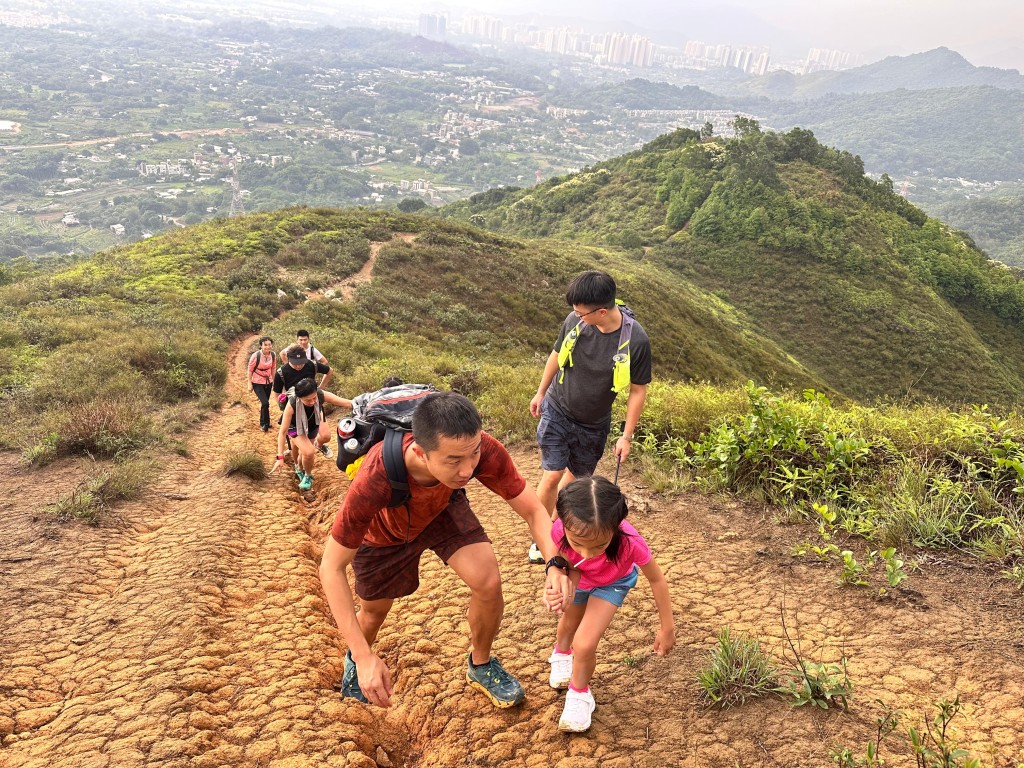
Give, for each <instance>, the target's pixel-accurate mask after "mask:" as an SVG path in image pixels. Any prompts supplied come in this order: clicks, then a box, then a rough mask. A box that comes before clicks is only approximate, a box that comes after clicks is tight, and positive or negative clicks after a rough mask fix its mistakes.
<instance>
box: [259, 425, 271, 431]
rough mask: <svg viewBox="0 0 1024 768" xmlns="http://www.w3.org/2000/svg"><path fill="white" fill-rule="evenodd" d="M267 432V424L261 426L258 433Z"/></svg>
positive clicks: (268, 427)
mask: <svg viewBox="0 0 1024 768" xmlns="http://www.w3.org/2000/svg"><path fill="white" fill-rule="evenodd" d="M269 431H270V426H269V425H267V424H261V425H260V432H269Z"/></svg>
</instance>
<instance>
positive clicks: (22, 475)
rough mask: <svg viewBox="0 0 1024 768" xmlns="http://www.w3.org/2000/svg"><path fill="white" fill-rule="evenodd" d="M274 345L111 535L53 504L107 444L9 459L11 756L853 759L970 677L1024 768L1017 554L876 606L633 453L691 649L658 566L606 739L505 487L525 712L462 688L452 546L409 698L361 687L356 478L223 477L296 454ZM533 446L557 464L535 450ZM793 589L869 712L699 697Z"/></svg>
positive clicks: (630, 610) (292, 760) (6, 657)
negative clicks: (1012, 575) (253, 379)
mask: <svg viewBox="0 0 1024 768" xmlns="http://www.w3.org/2000/svg"><path fill="white" fill-rule="evenodd" d="M251 343H252V339H247V340H245V341H244V342H240V343H238V344H236V345H235V346H234V347H233V348H232V351H231V356H232V357H231V378H230V381H229V384H228V394H229V398H228V402H227V403H226V404H225V406H224V407H223V408H221V410H220V411H219V412H217V413H215V414H213V415H212V416H211V417H210V418H208V419H206V420H205V421H204V422H202V423H201V424H200V425H199V427H198V428H197V429H196V430H195V431H194V432H193V434H192V436H191V439H190V449H191V453H192V455H191V457H188V458H181V457H178V456H172V455H168V456H163V457H160V458H161V464H162V467H163V469H162V472H161V474H160V476H159V478H158V479H157V480H156V481H155V483H154V485H153V487H152V488H150V489H149V490H148V492H147V493H146V494H145V496H144V497H143V498H142V499H141V500H139V501H136V502H131V503H126V504H124V505H122V506H121V507H119V508H118V509H117V510H116V511H115V512H113V513H111V514H108V515H107V516H106V517H105V518H104V519H103V521H102V522H101V524H100V525H99V526H96V527H90V526H86V525H83V524H80V523H57V522H56V521H54V520H53V519H52V518H51V517H50V516H49V514H48V513H47V512H46V511H45V510H44V507H45V505H46V504H47V503H49V502H51V501H53V500H54V499H55V498H56V497H57V495H58V494H60V493H67V492H68V491H69V490H70V489H71V488H73V487H74V485H75V483H76V482H78V480H80V479H81V478H82V477H84V476H86V475H87V474H88V473H90V472H94V471H95V468H92V467H90V466H89V463H88V462H85V461H83V462H79V463H71V464H66V465H63V466H61V467H60V468H54V467H47V468H43V469H41V470H35V471H33V470H28V469H25V468H22V467H21V466H20V465H19V464H18V462H17V460H16V458H15V457H13V456H10V455H7V456H2V457H0V473H2V476H3V487H4V489H5V493H4V494H3V498H2V499H0V604H2V605H3V609H2V610H0V766H3V768H52V767H56V766H59V767H61V768H79V767H81V768H94V767H95V768H104V767H109V768H134V767H135V766H162V767H165V768H185V767H186V766H187V767H188V768H201V767H204V766H210V767H211V768H212V767H213V766H266V767H268V768H269V767H270V766H273V767H274V768H299V767H303V768H304V767H305V766H353V767H356V766H358V767H359V768H369V767H370V766H375V765H379V766H383V767H384V768H390V767H391V766H395V767H398V766H406V767H407V768H426V767H427V766H436V767H438V768H441V767H444V768H448V767H451V768H454V767H455V766H467V765H472V766H498V767H500V768H506V767H507V768H513V767H519V766H531V767H532V766H537V767H538V768H539V767H540V766H552V765H553V766H556V767H557V768H584V767H589V766H602V768H603V767H605V766H607V767H608V768H626V767H627V766H629V767H632V766H637V767H640V768H661V767H662V766H687V767H693V768H697V767H704V766H706V767H707V768H711V767H715V768H718V767H720V766H728V767H729V768H732V767H733V766H743V767H746V768H749V767H751V766H830V765H833V763H832V761H831V759H830V758H829V750H830V749H832V748H835V747H836V746H840V745H841V746H848V747H851V748H856V749H857V750H858V751H859V752H860V753H861V754H862V753H863V746H864V744H865V743H866V741H867V739H868V738H873V736H874V719H875V717H876V716H877V715H878V712H879V711H880V709H879V706H878V705H877V704H876V703H875V700H876V699H881V700H882V701H884V702H885V703H887V704H889V705H892V706H895V707H898V708H900V709H902V710H904V711H906V713H907V717H908V718H909V719H908V721H907V724H908V725H911V724H913V725H916V726H918V727H920V719H921V716H922V715H923V714H924V713H925V712H929V711H930V710H931V708H932V705H933V704H934V702H936V701H938V700H939V699H940V698H943V697H947V696H948V697H951V696H952V695H954V694H956V693H959V694H960V696H961V699H962V701H963V702H964V711H963V713H962V714H961V716H960V717H959V718H958V720H957V721H956V722H955V723H954V725H956V726H958V729H959V737H960V741H961V744H962V745H963V746H965V747H967V748H969V749H970V750H971V751H972V753H973V754H975V755H976V756H978V757H980V758H981V759H982V761H983V764H984V765H985V766H988V767H989V768H994V767H998V768H1015V767H1016V766H1017V765H1018V763H1020V762H1024V749H1022V745H1024V680H1022V675H1021V669H1022V667H1024V612H1022V610H1021V596H1020V594H1019V593H1017V592H1016V591H1015V590H1013V589H1012V588H1011V587H1010V585H1009V584H1008V583H1007V582H1006V581H1005V580H1000V579H998V578H995V577H994V576H993V573H994V572H993V571H989V570H984V569H982V568H980V567H979V566H977V565H975V564H973V563H964V562H963V561H959V560H955V559H953V558H948V559H947V558H934V557H933V558H931V559H930V561H929V562H927V563H926V564H925V567H924V569H923V570H922V571H921V572H919V573H916V574H913V575H912V576H911V578H910V581H909V582H908V583H909V585H910V587H911V588H910V589H908V590H905V591H901V592H900V593H898V594H897V595H896V596H895V597H894V598H891V599H879V598H877V597H876V593H875V591H868V590H857V589H854V588H841V587H839V586H837V584H836V575H837V574H836V572H835V571H834V570H827V569H824V568H820V567H814V566H812V565H809V564H808V563H806V562H804V561H802V560H794V559H793V558H792V557H790V556H789V554H788V552H789V549H790V546H791V545H792V544H793V543H795V542H797V541H799V540H802V539H803V538H805V537H807V536H808V535H809V532H808V531H807V529H804V528H800V527H781V526H778V525H776V524H775V523H773V522H771V520H770V519H765V518H764V510H762V509H761V508H759V507H753V506H751V505H744V504H740V503H738V502H735V501H731V500H728V499H724V498H709V497H703V496H696V495H694V496H686V497H682V498H676V499H661V498H657V497H653V496H651V495H649V494H647V493H646V492H645V490H644V489H643V488H642V487H639V486H638V485H637V484H636V478H635V477H634V476H632V475H631V474H630V473H629V472H628V471H627V472H625V473H624V480H623V483H624V486H625V487H626V488H627V490H628V491H629V492H630V493H631V495H632V496H633V498H634V499H635V500H636V503H635V504H634V507H633V511H632V512H631V519H632V520H633V522H634V524H635V525H636V526H637V528H638V529H639V530H641V532H643V533H644V534H645V535H646V536H647V537H648V539H649V540H650V541H651V542H652V544H653V545H654V547H655V550H656V557H657V559H658V561H659V562H660V563H661V565H662V567H663V569H664V570H665V572H666V574H667V576H668V579H669V581H670V584H671V589H672V594H673V598H674V602H675V606H676V616H677V626H678V645H677V648H676V651H675V652H674V653H673V654H672V655H671V656H670V657H668V658H665V659H661V658H658V657H655V656H651V655H650V653H649V651H650V645H651V643H652V641H653V636H654V631H655V629H656V626H657V617H656V613H655V610H654V603H653V599H652V597H651V594H650V590H649V588H648V587H647V585H646V583H645V582H644V580H643V579H641V580H640V584H639V585H638V588H637V589H636V590H635V591H634V593H633V594H632V595H631V596H630V598H629V599H628V600H627V602H626V605H625V606H624V607H623V609H622V610H621V611H620V612H619V615H618V616H617V617H616V619H615V621H614V623H613V624H612V627H611V628H610V631H609V633H608V635H607V637H606V639H605V641H604V644H603V647H602V648H601V650H600V660H599V664H598V667H597V674H596V677H595V680H594V685H593V689H594V693H595V696H596V699H597V702H598V709H597V712H596V713H595V720H594V726H593V728H592V730H591V732H590V733H589V734H588V735H582V736H567V735H564V734H561V733H559V732H558V731H557V730H556V727H555V724H556V720H557V717H558V714H559V712H560V711H561V700H562V695H561V694H559V693H557V692H555V691H553V690H551V689H549V688H547V686H546V674H547V664H546V662H545V659H546V658H547V655H548V653H549V649H550V646H551V643H552V642H553V638H554V620H553V618H551V617H550V616H549V615H548V614H546V613H545V612H544V611H542V610H539V608H538V606H539V592H540V586H541V581H542V575H541V569H539V568H537V567H531V566H528V565H527V564H526V563H525V552H526V549H527V546H528V544H529V537H528V534H527V531H526V526H525V524H524V523H523V522H522V521H521V520H519V518H517V517H516V516H515V515H514V514H513V513H512V512H511V510H510V509H509V508H508V507H507V506H506V505H504V504H503V503H502V502H501V501H500V500H498V499H496V498H495V497H493V496H490V495H489V494H488V493H487V492H486V491H485V490H483V489H482V488H477V489H474V490H473V492H472V493H471V498H472V499H473V502H474V505H475V507H476V508H477V510H478V513H479V515H480V517H481V519H482V520H483V522H484V525H485V527H486V528H487V529H488V531H489V532H490V534H491V538H492V539H493V541H494V545H495V550H496V552H497V555H498V560H499V563H500V566H501V571H502V575H503V585H504V591H505V597H506V604H507V605H506V618H505V622H504V624H503V627H502V632H501V634H500V636H499V638H498V642H497V644H496V649H495V650H496V653H497V655H498V656H499V657H500V658H501V659H502V660H503V661H504V663H505V665H506V667H507V668H509V669H510V670H511V671H513V672H514V673H515V674H517V675H518V676H519V678H520V679H521V680H522V681H523V683H524V686H525V688H526V690H527V701H526V703H525V704H524V706H522V707H520V708H516V709H514V710H513V711H497V710H494V709H493V708H492V707H491V706H490V704H489V703H487V701H486V700H485V699H484V698H483V696H482V695H481V694H479V693H477V692H474V691H472V690H470V689H468V688H467V687H466V684H465V679H464V665H465V655H466V651H467V650H468V646H467V631H466V624H465V611H466V606H467V599H468V595H467V590H466V589H465V587H464V586H463V585H462V584H461V583H460V582H458V580H457V579H455V578H453V576H452V574H451V573H450V572H448V570H447V569H446V568H445V567H444V566H443V565H442V564H441V563H440V562H439V561H437V560H436V559H435V558H433V557H432V556H429V555H428V556H426V557H425V558H424V562H423V566H422V586H421V588H420V590H419V592H418V593H417V594H415V595H413V596H411V597H409V598H406V599H403V600H400V601H398V602H397V604H396V607H395V610H394V612H393V614H392V619H391V621H390V623H389V624H388V625H386V626H385V628H384V630H383V632H382V635H381V640H380V643H379V650H380V652H381V653H382V655H383V656H384V657H385V659H386V660H387V661H388V663H389V664H390V665H391V667H392V669H393V670H394V671H395V673H396V680H397V683H396V691H397V694H396V704H395V706H393V707H392V708H391V709H389V710H386V711H385V710H381V709H378V708H373V707H366V706H363V705H360V704H356V703H353V702H351V701H343V700H341V699H340V698H339V696H338V694H337V692H336V690H335V685H336V684H337V682H338V680H339V679H340V675H341V658H342V654H343V652H344V647H343V645H342V643H341V641H340V638H339V636H338V635H337V633H336V631H335V629H334V626H333V622H332V619H331V617H330V614H329V611H328V609H327V606H326V603H325V601H324V599H323V596H322V593H321V591H320V587H319V582H318V579H317V573H316V571H317V563H318V560H319V555H320V552H321V549H322V542H323V538H324V536H325V535H326V531H327V528H328V527H329V524H330V521H331V519H332V517H333V514H334V511H335V509H336V508H337V505H338V502H339V499H340V497H341V495H342V494H343V493H344V490H345V486H346V481H345V480H344V478H343V476H342V475H341V473H339V472H337V470H336V469H334V467H333V464H330V463H328V462H322V463H321V464H320V465H318V472H317V475H316V484H315V493H314V494H311V495H310V496H309V497H305V498H304V497H302V496H300V495H299V494H298V493H297V492H296V489H295V482H294V479H293V478H290V477H288V476H286V475H283V474H282V475H278V476H275V477H273V478H271V479H269V480H267V481H263V482H252V481H249V480H246V479H244V478H240V477H224V476H223V472H222V465H223V461H224V457H225V456H226V455H228V454H230V453H232V452H235V451H242V450H254V451H257V452H259V453H260V454H261V455H262V456H263V457H264V459H265V461H266V464H267V466H269V465H270V464H271V463H272V460H273V453H274V450H275V448H274V438H273V436H272V435H263V434H261V433H260V432H259V430H258V429H257V424H258V419H257V413H258V411H257V404H256V400H255V398H254V397H252V395H251V394H249V393H247V392H245V391H244V380H245V376H244V363H245V359H246V357H247V354H248V351H249V348H250V346H251ZM524 407H525V406H524ZM515 456H516V459H517V462H518V463H519V464H520V466H521V467H522V468H523V470H524V473H525V474H526V475H527V477H528V480H529V481H530V482H534V481H536V479H537V472H536V468H537V466H538V458H537V455H536V453H535V452H534V451H533V450H530V449H524V450H521V451H517V452H516V454H515ZM606 469H610V467H607V468H606ZM783 606H784V608H785V611H786V619H787V625H788V626H789V628H790V632H791V634H792V635H793V636H794V639H796V640H797V641H798V642H799V644H800V647H801V649H802V651H803V652H804V653H805V654H806V655H807V656H808V657H809V658H812V659H815V660H834V659H837V658H838V657H839V656H840V655H845V656H846V657H847V659H848V660H849V671H850V676H851V678H852V680H853V683H854V686H855V690H854V695H853V699H852V701H851V711H850V712H849V713H843V712H842V711H836V710H829V711H827V712H826V711H820V710H812V709H810V708H807V707H804V708H792V707H791V706H790V705H789V703H788V701H786V700H784V699H781V698H778V697H773V698H769V699H764V700H757V701H754V702H751V703H748V704H746V705H745V706H743V707H738V708H735V709H732V710H727V711H725V712H721V711H718V710H710V711H709V710H705V709H702V708H701V707H700V705H699V701H698V696H697V692H698V689H697V685H696V683H695V677H696V674H697V671H698V670H699V668H700V667H701V666H702V665H703V663H704V660H705V658H706V655H707V652H708V650H709V649H710V647H711V646H712V644H713V638H714V634H715V632H716V631H717V630H718V628H719V627H722V626H726V625H728V626H731V627H732V628H733V630H734V631H743V632H746V633H749V634H751V635H753V636H756V637H758V638H761V639H762V641H763V643H764V645H765V646H766V648H767V650H768V651H769V652H771V653H772V654H773V655H776V656H779V655H781V654H782V649H783V636H782V625H781V621H780V610H781V609H782V608H783ZM887 754H888V760H887V763H886V764H887V765H890V766H913V765H914V760H913V758H912V757H910V756H909V752H908V749H907V747H906V746H905V745H904V744H903V743H901V742H898V741H892V746H891V748H890V750H889V751H888V753H887Z"/></svg>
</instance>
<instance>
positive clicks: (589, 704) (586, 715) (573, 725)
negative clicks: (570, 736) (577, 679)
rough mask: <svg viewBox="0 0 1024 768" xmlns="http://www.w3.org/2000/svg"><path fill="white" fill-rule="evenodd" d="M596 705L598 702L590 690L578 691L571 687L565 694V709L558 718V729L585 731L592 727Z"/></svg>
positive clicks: (576, 731) (574, 731) (572, 731)
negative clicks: (591, 717) (591, 721)
mask: <svg viewBox="0 0 1024 768" xmlns="http://www.w3.org/2000/svg"><path fill="white" fill-rule="evenodd" d="M596 707H597V702H596V701H594V696H593V695H592V694H591V693H590V691H589V690H588V691H587V692H586V693H578V692H577V691H574V690H573V689H572V688H570V689H569V692H568V693H566V694H565V709H563V710H562V716H561V717H560V718H558V730H560V731H569V732H570V733H583V731H585V730H587V729H589V728H590V716H591V715H592V714H593V713H594V709H595V708H596Z"/></svg>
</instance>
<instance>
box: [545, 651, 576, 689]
mask: <svg viewBox="0 0 1024 768" xmlns="http://www.w3.org/2000/svg"><path fill="white" fill-rule="evenodd" d="M548 663H550V664H551V675H550V676H549V677H548V685H550V686H551V687H552V688H554V689H555V690H561V689H563V688H568V687H569V681H570V680H572V654H571V653H555V652H554V651H552V652H551V658H549V659H548Z"/></svg>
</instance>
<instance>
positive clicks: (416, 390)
mask: <svg viewBox="0 0 1024 768" xmlns="http://www.w3.org/2000/svg"><path fill="white" fill-rule="evenodd" d="M436 391H437V390H436V389H435V388H434V387H433V386H431V385H430V384H399V385H397V386H394V387H384V388H383V389H378V390H377V391H376V392H365V393H363V394H361V395H357V396H356V397H355V398H353V400H352V416H351V417H349V418H346V419H342V420H341V421H339V422H338V453H337V456H338V457H337V459H336V463H337V465H338V469H340V470H341V471H343V472H344V473H345V474H347V475H348V476H349V477H350V478H351V477H354V476H355V474H356V471H357V470H358V469H359V465H360V464H361V463H362V460H363V457H364V456H366V454H367V452H368V451H369V450H370V448H372V447H373V446H374V445H376V444H377V443H379V442H381V441H382V440H383V441H384V448H383V458H384V469H385V470H386V471H387V475H388V482H389V483H390V484H391V500H390V501H389V502H388V503H387V506H388V507H399V506H401V505H402V504H404V503H405V501H406V500H407V499H408V498H409V482H408V477H407V475H406V471H405V456H404V453H405V452H404V451H403V450H402V438H403V436H404V434H405V433H406V432H411V431H412V414H413V412H414V411H415V410H416V406H418V405H419V404H420V403H421V402H422V401H423V398H424V397H426V396H427V395H429V394H430V393H431V392H436ZM352 441H355V442H354V443H353V442H352Z"/></svg>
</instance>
